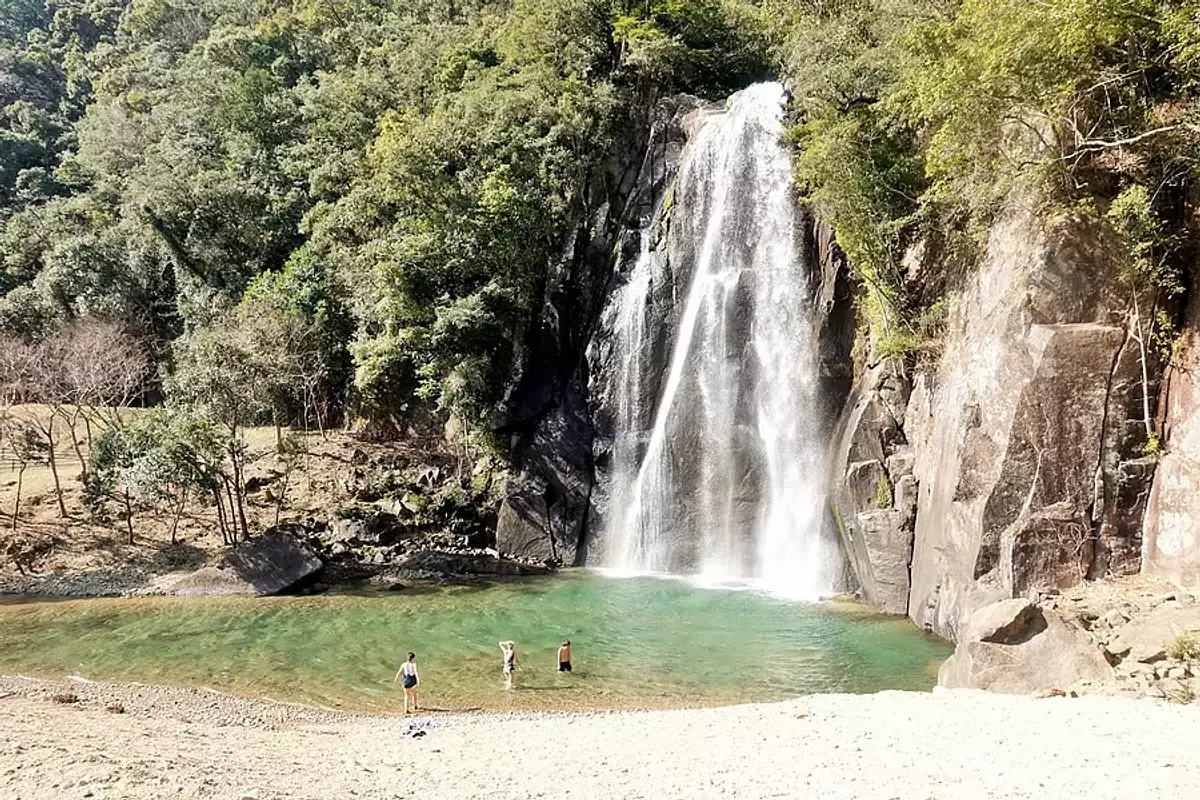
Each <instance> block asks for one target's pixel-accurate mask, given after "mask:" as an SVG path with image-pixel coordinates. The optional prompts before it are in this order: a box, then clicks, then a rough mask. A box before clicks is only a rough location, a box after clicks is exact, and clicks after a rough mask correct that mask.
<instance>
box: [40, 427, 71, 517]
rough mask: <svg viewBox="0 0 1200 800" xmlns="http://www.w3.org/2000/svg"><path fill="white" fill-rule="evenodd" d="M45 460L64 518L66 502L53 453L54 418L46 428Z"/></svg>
mask: <svg viewBox="0 0 1200 800" xmlns="http://www.w3.org/2000/svg"><path fill="white" fill-rule="evenodd" d="M45 434H46V444H47V445H49V447H48V448H47V450H46V452H47V460H48V461H49V462H50V474H51V476H53V477H54V496H55V497H56V498H58V511H59V513H60V514H61V515H62V516H63V518H66V516H67V504H66V502H64V501H63V490H62V483H61V482H60V481H59V480H58V459H57V458H56V457H55V455H54V420H53V418H52V419H51V420H50V422H49V423H48V425H47V427H46V430H45Z"/></svg>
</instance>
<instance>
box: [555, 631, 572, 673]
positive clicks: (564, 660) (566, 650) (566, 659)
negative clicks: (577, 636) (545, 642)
mask: <svg viewBox="0 0 1200 800" xmlns="http://www.w3.org/2000/svg"><path fill="white" fill-rule="evenodd" d="M558 671H559V672H570V671H571V640H570V639H568V640H567V641H565V642H563V643H562V645H561V646H560V647H559V648H558Z"/></svg>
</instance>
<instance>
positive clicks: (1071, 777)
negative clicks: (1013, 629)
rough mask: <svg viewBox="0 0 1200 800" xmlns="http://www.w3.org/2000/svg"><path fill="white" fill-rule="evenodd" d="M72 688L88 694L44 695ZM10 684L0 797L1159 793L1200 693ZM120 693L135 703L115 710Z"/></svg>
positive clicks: (1199, 721)
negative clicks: (751, 702)
mask: <svg viewBox="0 0 1200 800" xmlns="http://www.w3.org/2000/svg"><path fill="white" fill-rule="evenodd" d="M77 689H78V691H76V690H77ZM64 691H73V692H75V693H76V694H77V695H78V696H79V698H80V702H78V703H74V704H69V705H62V704H58V703H54V702H51V701H50V700H49V699H48V696H49V695H50V694H53V693H56V692H57V693H61V692H64ZM5 695H7V697H4V699H0V797H5V798H13V800H35V798H47V800H49V799H50V798H54V800H59V798H62V800H70V799H71V798H89V797H90V798H134V799H140V798H166V797H181V798H234V800H240V799H241V798H257V800H282V799H283V798H288V799H292V798H306V799H307V798H312V800H318V799H319V800H329V799H330V798H422V800H442V798H445V800H451V798H453V799H454V800H465V799H466V798H489V800H492V799H495V798H529V797H553V798H558V797H562V798H608V797H615V798H629V799H632V798H656V800H658V799H659V798H678V797H687V798H691V797H696V798H714V797H719V798H785V797H786V798H822V799H823V800H834V799H835V798H837V799H839V800H840V799H841V798H847V799H849V798H905V799H906V800H907V798H916V799H918V800H926V798H937V800H949V799H950V798H971V800H977V799H978V798H1039V799H1040V800H1053V799H1055V798H1064V799H1066V798H1070V800H1077V798H1080V797H1087V798H1088V800H1104V799H1106V798H1113V799H1114V800H1115V799H1116V798H1122V799H1124V798H1138V799H1139V800H1154V798H1164V799H1165V798H1180V797H1191V796H1194V795H1195V792H1196V788H1197V787H1198V786H1200V759H1198V758H1197V755H1196V742H1198V741H1200V709H1197V708H1196V707H1183V706H1171V705H1165V704H1158V703H1153V702H1150V701H1132V700H1125V699H1119V698H1101V697H1092V698H1079V699H1069V698H1053V699H1045V700H1035V699H1029V698H1022V697H1012V696H1004V695H990V694H984V693H976V692H946V693H939V694H919V693H905V692H884V693H881V694H876V695H866V696H848V695H823V696H813V697H808V698H803V699H800V700H795V701H791V702H787V703H779V704H772V705H759V706H737V707H731V708H725V709H720V710H716V711H659V712H643V713H632V712H618V713H601V714H520V715H502V714H487V715H458V716H439V715H436V714H434V715H430V716H423V717H418V718H415V719H410V720H403V719H367V718H358V719H354V718H346V717H340V716H338V715H335V714H330V713H326V712H322V711H319V710H318V711H312V710H305V709H301V708H297V707H292V706H273V705H271V704H263V703H254V702H250V701H244V700H238V699H235V698H225V697H224V696H221V695H214V694H211V693H207V692H203V691H196V690H187V691H182V690H170V689H160V688H155V687H123V686H104V685H95V684H93V685H91V686H90V687H83V688H80V687H72V686H69V685H66V684H55V683H50V682H44V681H23V680H14V679H0V697H3V696H5ZM121 700H123V701H124V703H125V713H119V714H118V713H112V712H109V711H106V710H105V708H104V706H105V705H111V704H113V703H114V702H119V701H121ZM413 731H421V732H423V735H420V736H416V737H414V736H413V735H412V732H413Z"/></svg>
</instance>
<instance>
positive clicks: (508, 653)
mask: <svg viewBox="0 0 1200 800" xmlns="http://www.w3.org/2000/svg"><path fill="white" fill-rule="evenodd" d="M500 652H501V653H502V654H503V656H504V689H505V690H506V691H508V690H511V689H512V688H513V682H514V681H515V680H516V673H517V667H518V666H519V664H520V662H519V661H518V660H517V644H516V642H510V641H505V642H500Z"/></svg>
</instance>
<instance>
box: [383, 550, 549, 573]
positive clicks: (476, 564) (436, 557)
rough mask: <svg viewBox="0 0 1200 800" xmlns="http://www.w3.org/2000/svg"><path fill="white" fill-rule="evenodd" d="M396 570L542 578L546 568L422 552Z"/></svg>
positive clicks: (484, 556)
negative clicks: (540, 576)
mask: <svg viewBox="0 0 1200 800" xmlns="http://www.w3.org/2000/svg"><path fill="white" fill-rule="evenodd" d="M398 567H399V569H402V570H408V571H412V572H424V573H431V574H434V575H439V576H447V575H450V576H455V575H496V576H519V575H545V574H546V573H548V572H549V570H548V569H547V568H545V567H539V566H534V565H532V564H525V563H521V562H519V561H511V560H508V559H502V558H500V557H498V556H495V555H489V554H469V553H467V554H463V553H442V552H435V551H434V552H424V553H415V554H413V555H411V556H409V557H408V558H406V559H404V561H402V562H401V563H400V564H399V565H398Z"/></svg>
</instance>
